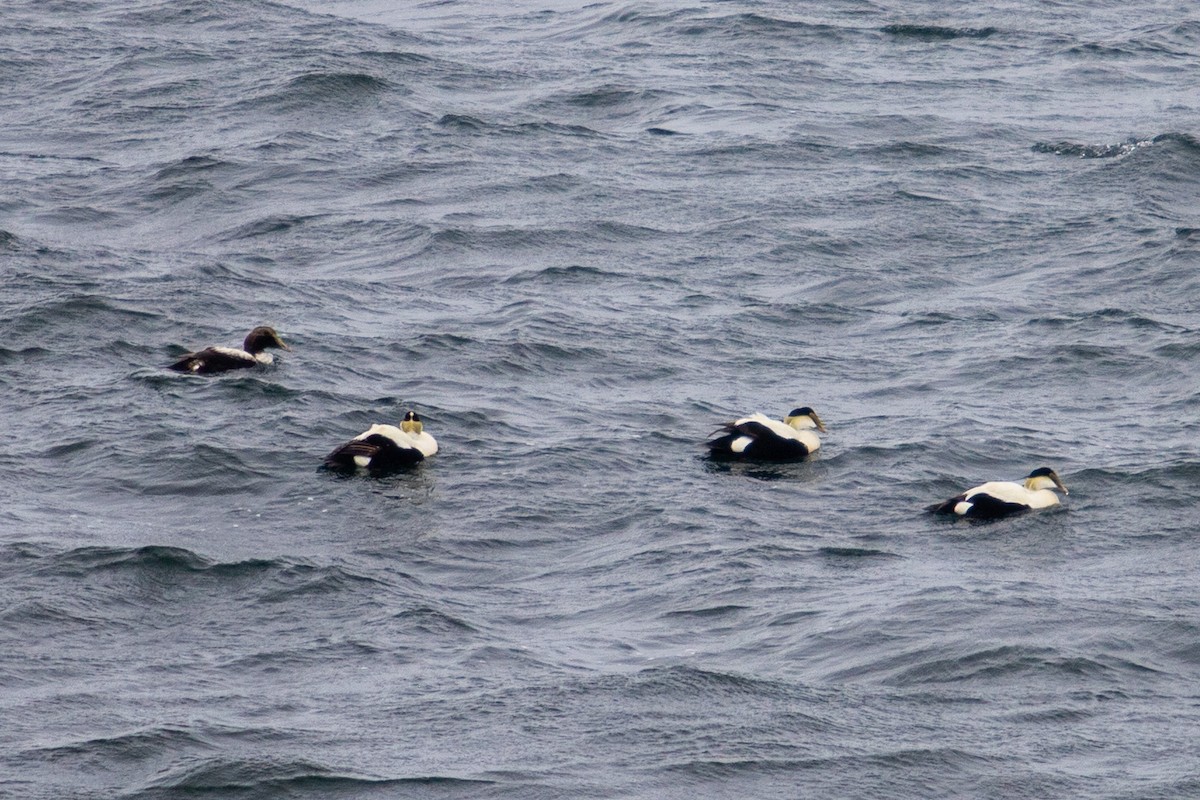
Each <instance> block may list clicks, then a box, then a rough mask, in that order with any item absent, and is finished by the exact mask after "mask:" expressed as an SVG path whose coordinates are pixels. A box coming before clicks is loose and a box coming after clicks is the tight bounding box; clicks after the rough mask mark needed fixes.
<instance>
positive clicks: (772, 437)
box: [706, 406, 825, 461]
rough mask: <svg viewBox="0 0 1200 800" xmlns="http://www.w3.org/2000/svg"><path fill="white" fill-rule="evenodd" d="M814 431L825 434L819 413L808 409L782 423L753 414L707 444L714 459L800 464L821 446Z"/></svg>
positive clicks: (733, 424) (724, 429) (723, 431)
mask: <svg viewBox="0 0 1200 800" xmlns="http://www.w3.org/2000/svg"><path fill="white" fill-rule="evenodd" d="M813 428H816V429H817V430H819V431H821V432H822V433H823V432H824V431H825V425H824V423H822V422H821V418H820V417H818V416H817V412H815V411H813V410H812V409H811V408H809V407H808V406H803V407H802V408H795V409H792V411H791V413H789V414H788V415H787V416H786V417H784V418H783V422H780V421H779V420H777V419H771V418H770V417H768V416H766V415H765V414H759V413H754V414H751V415H750V416H748V417H743V418H742V419H739V420H736V421H734V422H730V423H728V424H727V425H725V426H723V427H722V428H721V429H720V430H718V431H716V432H715V433H720V434H723V435H721V436H718V437H717V438H715V439H709V441H708V442H707V443H706V444H707V445H708V450H709V453H710V454H711V455H712V456H713V457H714V458H745V459H756V460H761V461H799V460H800V459H803V458H806V457H808V455H809V454H810V453H813V452H815V451H816V450H817V448H819V447H820V446H821V440H820V439H818V438H817V435H816V434H815V433H813ZM714 435H715V434H714Z"/></svg>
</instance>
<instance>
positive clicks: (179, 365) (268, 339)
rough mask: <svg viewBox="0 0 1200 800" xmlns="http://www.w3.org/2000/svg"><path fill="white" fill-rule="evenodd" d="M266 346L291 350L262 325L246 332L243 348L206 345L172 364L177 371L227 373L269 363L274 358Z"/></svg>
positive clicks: (276, 334)
mask: <svg viewBox="0 0 1200 800" xmlns="http://www.w3.org/2000/svg"><path fill="white" fill-rule="evenodd" d="M268 347H278V348H279V349H281V350H291V349H292V348H290V347H288V346H287V345H286V344H284V343H283V339H280V338H279V334H278V333H276V332H275V329H274V328H268V327H267V326H265V325H263V326H260V327H257V328H255V329H254V330H252V331H250V333H248V334H246V341H245V342H243V343H242V349H241V350H238V349H237V348H236V347H206V348H204V349H203V350H197V351H196V352H195V353H188V354H187V355H185V356H183V357H182V358H180V359H179V360H178V361H176V362H175V363H174V364H172V365H171V369H173V370H175V371H176V372H191V373H195V374H198V375H207V374H211V373H214V372H227V371H229V370H231V369H245V368H247V367H256V366H258V365H260V364H270V363H272V362H273V361H274V360H275V359H273V358H272V357H271V354H270V353H268V352H266V350H267V348H268Z"/></svg>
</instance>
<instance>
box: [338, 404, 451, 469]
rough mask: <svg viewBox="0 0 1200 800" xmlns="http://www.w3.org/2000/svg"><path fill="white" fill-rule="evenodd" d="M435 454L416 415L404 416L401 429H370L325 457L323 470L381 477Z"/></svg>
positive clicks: (430, 437) (433, 443)
mask: <svg viewBox="0 0 1200 800" xmlns="http://www.w3.org/2000/svg"><path fill="white" fill-rule="evenodd" d="M437 451H438V444H437V441H436V440H435V439H434V438H433V436H431V435H430V434H429V433H428V432H426V431H425V425H424V423H423V422H421V418H420V417H419V416H417V413H416V412H415V411H409V412H408V413H407V414H405V415H404V420H403V421H402V422H401V423H400V427H399V428H397V427H396V426H395V425H379V424H376V425H372V426H371V427H370V428H368V429H367V430H365V431H363V432H362V433H360V434H359V435H358V436H355V437H354V438H353V439H351V440H350V441H348V442H346V443H345V444H344V445H342V446H341V447H339V448H338V449H337V450H334V451H333V452H332V453H330V454H329V455H328V456H326V457H325V468H326V469H331V470H337V471H340V472H354V471H356V470H359V469H365V470H367V471H368V472H371V473H375V474H380V473H386V472H392V471H394V470H398V469H402V468H404V467H411V466H413V465H414V464H419V463H420V462H422V461H424V460H425V459H426V458H428V457H429V456H432V455H433V454H435V453H436V452H437Z"/></svg>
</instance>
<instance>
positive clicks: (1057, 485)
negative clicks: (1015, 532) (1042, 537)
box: [929, 467, 1067, 519]
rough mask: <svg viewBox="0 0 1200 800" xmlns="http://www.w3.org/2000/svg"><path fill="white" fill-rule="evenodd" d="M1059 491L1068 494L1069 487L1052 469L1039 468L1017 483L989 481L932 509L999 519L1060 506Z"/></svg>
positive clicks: (933, 510)
mask: <svg viewBox="0 0 1200 800" xmlns="http://www.w3.org/2000/svg"><path fill="white" fill-rule="evenodd" d="M1056 492H1062V493H1063V494H1067V487H1066V486H1064V485H1063V482H1062V481H1061V480H1059V477H1058V474H1057V473H1055V471H1054V470H1052V469H1050V468H1049V467H1039V468H1038V469H1035V470H1034V471H1033V472H1031V473H1029V474H1028V475H1026V476H1025V479H1024V480H1023V481H1021V482H1019V483H1018V482H1017V481H988V482H987V483H984V484H981V485H979V486H976V487H975V488H974V489H968V490H967V491H965V492H963V493H962V494H960V495H957V496H956V497H951V498H950V499H949V500H947V501H946V502H944V503H935V504H934V505H932V506H929V510H930V511H932V512H933V513H934V514H957V515H958V516H960V517H968V518H970V519H996V518H998V517H1007V516H1009V515H1012V514H1023V513H1024V512H1026V511H1032V510H1033V509H1035V508H1049V507H1050V506H1056V505H1058V495H1057V494H1056Z"/></svg>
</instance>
